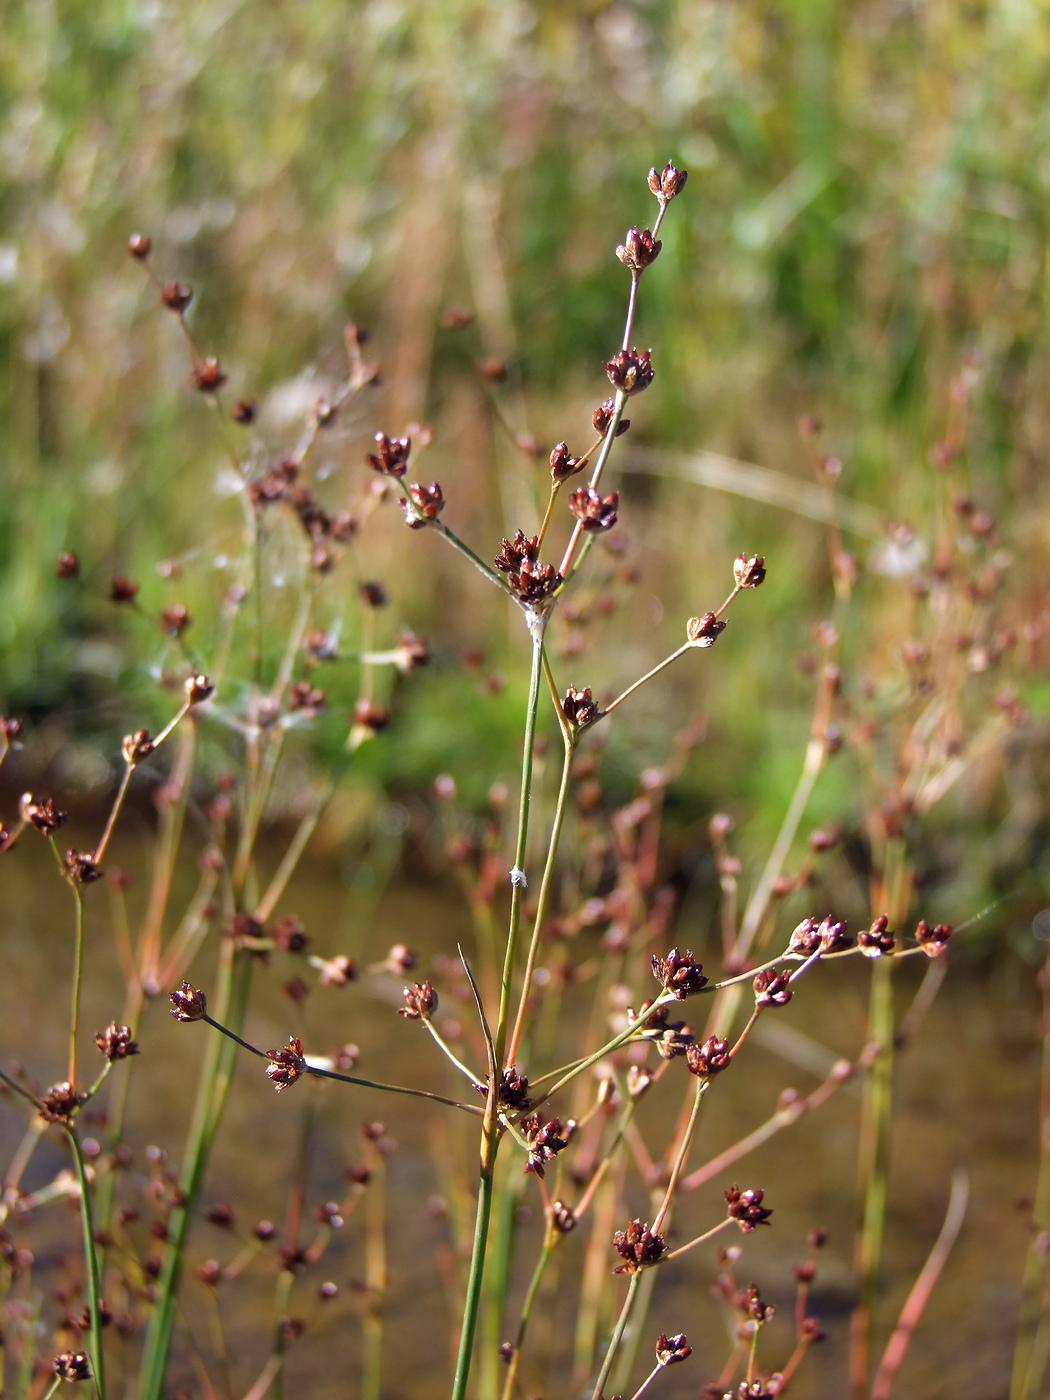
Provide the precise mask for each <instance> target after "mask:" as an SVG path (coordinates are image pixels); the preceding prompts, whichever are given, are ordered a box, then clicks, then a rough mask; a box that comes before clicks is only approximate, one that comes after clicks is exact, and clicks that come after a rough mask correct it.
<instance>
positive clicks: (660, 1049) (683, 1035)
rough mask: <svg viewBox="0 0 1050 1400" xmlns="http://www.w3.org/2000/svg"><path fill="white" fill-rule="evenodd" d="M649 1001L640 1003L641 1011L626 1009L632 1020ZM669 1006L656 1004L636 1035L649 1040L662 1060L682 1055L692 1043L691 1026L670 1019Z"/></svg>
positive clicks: (642, 1013)
mask: <svg viewBox="0 0 1050 1400" xmlns="http://www.w3.org/2000/svg"><path fill="white" fill-rule="evenodd" d="M652 1004H653V1003H652V1002H651V1001H647V1002H644V1003H643V1004H642V1009H641V1012H635V1011H633V1010H631V1011H628V1013H627V1014H628V1016H629V1017H630V1019H631V1020H632V1021H635V1020H637V1019H638V1016H639V1015H644V1014H645V1012H646V1011H648V1010H649V1008H650V1007H651V1006H652ZM669 1016H670V1008H669V1007H667V1006H658V1007H656V1009H655V1010H654V1011H653V1014H652V1015H651V1016H650V1017H649V1018H648V1019H647V1020H646V1021H644V1022H643V1023H642V1026H641V1028H640V1029H639V1030H638V1032H637V1035H638V1039H639V1040H648V1041H651V1042H652V1043H653V1044H654V1045H655V1046H656V1049H657V1053H658V1054H659V1056H660V1058H661V1059H662V1060H673V1059H674V1058H675V1056H676V1055H684V1054H686V1053H687V1051H688V1050H689V1048H690V1047H691V1046H692V1044H693V1040H694V1036H693V1028H692V1026H687V1025H686V1023H685V1022H684V1021H671V1020H670V1019H669Z"/></svg>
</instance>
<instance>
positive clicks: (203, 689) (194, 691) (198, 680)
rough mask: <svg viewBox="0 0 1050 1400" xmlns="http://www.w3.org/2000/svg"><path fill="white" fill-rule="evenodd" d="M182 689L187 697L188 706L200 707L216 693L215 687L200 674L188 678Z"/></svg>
mask: <svg viewBox="0 0 1050 1400" xmlns="http://www.w3.org/2000/svg"><path fill="white" fill-rule="evenodd" d="M182 688H183V691H184V692H185V695H186V703H187V705H199V704H201V703H202V701H204V700H207V699H208V697H209V695H214V693H215V687H214V686H213V685H212V683H211V681H210V680H209V679H208V677H207V676H202V675H199V674H196V675H192V676H187V677H186V682H185V684H184V685H183V687H182Z"/></svg>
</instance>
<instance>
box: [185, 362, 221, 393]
mask: <svg viewBox="0 0 1050 1400" xmlns="http://www.w3.org/2000/svg"><path fill="white" fill-rule="evenodd" d="M190 380H191V382H192V384H193V387H194V388H195V389H199V390H200V392H201V393H202V394H214V393H215V392H216V390H217V389H221V388H222V386H223V385H224V384H225V383H226V374H225V372H224V371H223V369H222V366H221V365H220V364H219V362H218V360H217V359H216V358H215V356H214V355H208V356H207V357H206V358H205V359H203V360H200V361H198V363H197V364H195V365H194V366H193V369H192V370H191V372H190Z"/></svg>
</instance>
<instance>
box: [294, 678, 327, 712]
mask: <svg viewBox="0 0 1050 1400" xmlns="http://www.w3.org/2000/svg"><path fill="white" fill-rule="evenodd" d="M325 698H326V697H325V693H324V691H323V690H321V689H320V687H318V686H316V685H311V684H310V682H309V681H296V682H295V684H294V685H291V686H289V687H288V712H289V714H294V713H295V712H296V711H297V710H301V711H303V713H304V714H308V715H316V714H317V712H318V711H319V710H323V709H324V706H325Z"/></svg>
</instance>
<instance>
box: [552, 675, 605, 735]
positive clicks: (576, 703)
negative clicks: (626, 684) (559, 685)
mask: <svg viewBox="0 0 1050 1400" xmlns="http://www.w3.org/2000/svg"><path fill="white" fill-rule="evenodd" d="M561 707H562V710H563V711H564V713H565V718H566V719H567V720H568V721H569V723H570V724H571V725H572V726H573V727H574V728H575V729H583V728H585V727H586V726H587V725H588V724H593V723H594V721H595V720H596V719H598V718H599V717H600V716H601V710H600V709H599V708H598V706H597V704H596V702H595V699H594V697H593V695H592V694H591V688H590V686H585V687H584V689H583V690H577V689H576V687H575V686H574V685H570V686H569V688H568V690H567V691H566V692H565V697H564V699H563V700H562V702H561Z"/></svg>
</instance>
